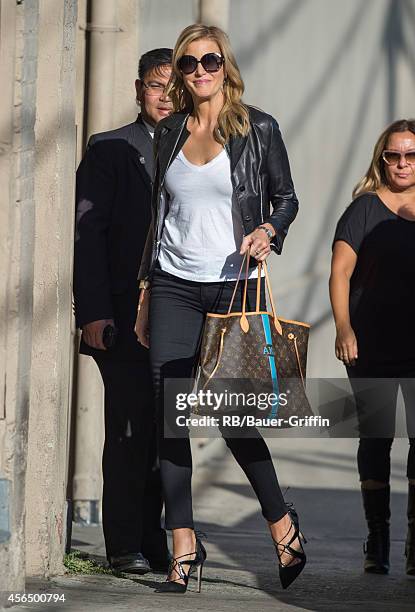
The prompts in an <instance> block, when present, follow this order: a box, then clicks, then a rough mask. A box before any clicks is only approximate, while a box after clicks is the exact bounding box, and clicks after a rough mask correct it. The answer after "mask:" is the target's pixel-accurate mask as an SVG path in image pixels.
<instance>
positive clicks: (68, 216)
mask: <svg viewBox="0 0 415 612" xmlns="http://www.w3.org/2000/svg"><path fill="white" fill-rule="evenodd" d="M75 23H76V2H75V0H63V2H55V1H54V0H39V29H38V73H37V82H36V89H37V91H36V124H35V163H36V174H35V181H34V200H35V205H36V215H35V234H36V241H35V250H34V286H33V326H32V329H33V346H32V374H31V396H30V415H29V446H28V470H27V484H26V500H27V503H26V508H27V520H26V546H27V552H26V554H27V556H26V564H27V565H26V571H27V573H28V574H42V575H48V574H53V573H56V572H57V571H60V570H61V569H62V562H63V547H64V541H65V515H64V500H65V485H66V459H67V454H66V451H67V449H66V445H67V427H68V414H69V412H68V408H69V394H70V388H69V381H70V349H71V310H72V308H71V303H72V292H71V278H72V244H73V218H74V213H73V210H74V166H75V155H76V149H75V71H74V68H75Z"/></svg>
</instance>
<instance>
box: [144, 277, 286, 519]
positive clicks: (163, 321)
mask: <svg viewBox="0 0 415 612" xmlns="http://www.w3.org/2000/svg"><path fill="white" fill-rule="evenodd" d="M262 285H263V282H262ZM234 286H235V282H232V281H228V282H213V283H199V282H196V281H189V280H185V279H182V278H178V277H177V276H174V275H172V274H169V273H167V272H164V271H162V270H160V269H159V268H156V269H155V272H154V276H153V282H152V291H151V300H150V362H151V368H152V374H153V382H154V390H155V396H156V404H157V420H158V426H159V456H160V469H161V479H162V486H163V496H164V500H165V517H166V529H177V528H180V527H189V528H193V527H194V524H193V513H192V493H191V476H192V456H191V449H190V441H189V438H188V436H187V437H186V436H185V435H184V437H181V438H173V437H164V435H163V423H164V409H165V407H166V406H169V405H170V406H171V403H170V404H169V399H170V398H169V382H168V379H169V378H191V377H192V376H194V374H195V366H196V364H197V359H198V352H199V347H200V339H201V333H202V330H203V323H204V319H205V314H206V312H217V313H225V312H227V310H228V306H229V302H230V299H231V295H232V292H233V289H234ZM242 287H243V283H242V282H241V283H240V287H239V289H238V291H237V295H236V298H235V302H234V307H233V310H234V311H238V310H240V309H241V304H242ZM255 296H256V280H254V279H252V280H250V281H248V300H247V309H249V310H254V309H255ZM264 307H265V294H264V287H263V286H262V291H261V308H264ZM170 390H171V388H170ZM164 400H166V401H164ZM166 417H167V418H169V419H170V420H172V419H171V417H172V415H166ZM173 419H174V415H173ZM221 433H222V435H223V437H224V439H225V442H226V444H227V446H228V448H229V449H230V450H231V452H232V453H233V455H234V457H235V459H236V461H237V462H238V464H239V465H240V466H241V468H242V469H243V471H244V472H245V474H246V476H247V478H248V480H249V482H250V483H251V485H252V487H253V489H254V491H255V493H256V495H257V497H258V500H259V502H260V505H261V510H262V514H263V516H264V517H265V518H266V519H267V520H269V521H272V522H273V521H277V520H279V519H280V518H282V517H283V516H284V515H285V514H286V513H287V508H286V505H285V502H284V499H283V496H282V493H281V490H280V487H279V484H278V480H277V476H276V473H275V469H274V466H273V463H272V459H271V456H270V453H269V450H268V447H267V445H266V443H265V441H264V440H263V438H262V436H261V435H260V433H259V432H258V431H257V430H256V429H255V430H251V431H249V432H243V433H245V434H246V435H245V437H240V438H239V437H238V438H237V437H233V436H232V437H231V436H229V437H227V436H226V431H223V430H222V431H221ZM243 433H242V435H243ZM253 436H255V437H253Z"/></svg>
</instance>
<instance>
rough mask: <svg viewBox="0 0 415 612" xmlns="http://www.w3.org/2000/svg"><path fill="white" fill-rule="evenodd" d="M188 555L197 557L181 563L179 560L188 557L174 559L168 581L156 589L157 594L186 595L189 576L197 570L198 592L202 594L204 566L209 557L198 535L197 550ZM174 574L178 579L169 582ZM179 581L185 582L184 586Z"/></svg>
mask: <svg viewBox="0 0 415 612" xmlns="http://www.w3.org/2000/svg"><path fill="white" fill-rule="evenodd" d="M188 554H189V555H195V558H194V559H188V560H183V561H179V559H182V558H183V557H187V556H188V555H181V556H180V557H177V558H174V557H172V560H171V562H170V567H169V572H168V576H167V579H166V581H165V582H162V583H161V584H160V586H159V587H158V588H157V589H155V591H154V592H155V593H186V590H187V585H188V582H189V575H190V574H191V573H192V572H194V571H195V570H197V592H198V593H200V590H201V588H202V570H203V564H204V562H205V561H206V556H207V555H206V550H205V547H204V546H203V544H202V542H201V541H200V539H199V535H196V550H195V551H194V552H192V553H188ZM186 565H187V566H188V570H187V573H186V572H185V570H184V567H185V566H186ZM173 573H174V574H175V575H177V578H176V579H175V580H169V577H170V576H171V575H172V574H173ZM178 580H183V582H184V584H182V583H181V582H178Z"/></svg>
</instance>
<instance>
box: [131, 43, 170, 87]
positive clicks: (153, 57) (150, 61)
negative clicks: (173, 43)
mask: <svg viewBox="0 0 415 612" xmlns="http://www.w3.org/2000/svg"><path fill="white" fill-rule="evenodd" d="M172 58H173V49H167V48H162V49H152V50H151V51H147V53H144V54H143V55H142V56H141V57H140V61H139V62H138V78H139V79H140V80H141V81H142V80H143V79H144V77H145V75H146V74H147V72H149V71H150V70H153V69H154V68H158V67H159V66H169V65H171V62H172Z"/></svg>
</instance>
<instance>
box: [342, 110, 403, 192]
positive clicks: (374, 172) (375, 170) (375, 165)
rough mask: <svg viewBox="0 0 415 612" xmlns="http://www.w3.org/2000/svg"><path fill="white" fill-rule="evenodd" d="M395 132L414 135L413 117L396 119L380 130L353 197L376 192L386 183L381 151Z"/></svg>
mask: <svg viewBox="0 0 415 612" xmlns="http://www.w3.org/2000/svg"><path fill="white" fill-rule="evenodd" d="M396 132H412V134H414V136H415V119H398V121H394V122H393V123H391V125H389V126H388V127H387V128H386V130H384V131H383V132H382V134H381V135H380V136H379V138H378V141H377V142H376V144H375V148H374V149H373V157H372V161H371V163H370V166H369V169H368V171H367V172H366V174H365V175H364V177H363V178H362V179H360V181H359V182H358V183H357V185H356V187H355V188H354V189H353V199H355V198H357V196H359V195H362V194H363V193H368V192H376V191H377V190H378V189H379V188H380V187H382V185H386V184H387V180H386V174H385V162H384V161H383V158H382V153H383V151H384V150H385V148H386V147H387V146H388V141H389V138H390V136H391V134H395V133H396Z"/></svg>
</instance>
